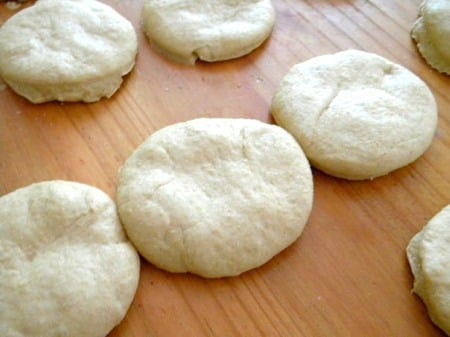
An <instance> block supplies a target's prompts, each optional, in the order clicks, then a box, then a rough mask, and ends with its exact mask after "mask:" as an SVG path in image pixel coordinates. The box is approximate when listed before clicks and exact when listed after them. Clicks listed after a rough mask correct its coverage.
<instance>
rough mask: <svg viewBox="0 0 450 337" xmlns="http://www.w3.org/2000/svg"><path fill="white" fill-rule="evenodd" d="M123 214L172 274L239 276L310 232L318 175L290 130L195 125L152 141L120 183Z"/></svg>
mask: <svg viewBox="0 0 450 337" xmlns="http://www.w3.org/2000/svg"><path fill="white" fill-rule="evenodd" d="M117 198H118V201H117V202H118V208H119V215H120V217H121V219H122V222H123V224H124V227H125V230H126V231H127V233H128V235H129V237H130V240H131V241H132V242H133V243H134V245H135V246H136V248H137V249H138V250H139V252H140V253H141V255H142V256H144V257H145V258H146V259H147V260H148V261H150V262H152V263H153V264H155V265H156V266H158V267H160V268H163V269H165V270H168V271H171V272H191V273H195V274H198V275H201V276H204V277H222V276H233V275H238V274H240V273H242V272H245V271H247V270H249V269H252V268H255V267H258V266H260V265H262V264H263V263H265V262H266V261H268V260H269V259H270V258H272V257H273V256H274V255H276V254H277V253H278V252H280V251H281V250H283V249H284V248H286V247H287V246H288V245H290V244H291V243H293V242H294V241H295V240H296V239H297V238H298V237H299V235H300V234H301V233H302V231H303V228H304V226H305V224H306V222H307V219H308V216H309V214H310V211H311V207H312V198H313V184H312V175H311V169H310V166H309V164H308V162H307V160H306V158H305V156H304V154H303V151H302V150H301V148H300V146H299V145H298V144H297V143H296V141H295V140H294V138H293V137H292V136H291V135H289V134H288V133H287V132H286V131H284V130H283V129H282V128H280V127H278V126H275V125H269V124H266V123H262V122H259V121H256V120H247V119H214V118H211V119H195V120H191V121H188V122H185V123H179V124H174V125H171V126H168V127H166V128H163V129H161V130H159V131H157V132H155V133H154V134H152V135H151V136H150V137H149V138H148V139H147V140H146V141H145V142H144V143H143V144H142V145H141V146H139V147H138V148H137V149H136V151H135V152H134V153H133V155H132V156H131V157H130V158H129V159H128V160H127V161H126V163H125V165H124V166H123V167H122V169H121V171H120V174H119V183H118V193H117Z"/></svg>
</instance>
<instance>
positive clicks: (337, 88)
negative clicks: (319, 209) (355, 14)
mask: <svg viewBox="0 0 450 337" xmlns="http://www.w3.org/2000/svg"><path fill="white" fill-rule="evenodd" d="M271 113H272V115H273V117H274V119H275V121H276V122H277V124H279V125H280V126H282V127H284V128H285V129H286V130H288V131H289V132H290V133H292V135H293V136H294V137H295V138H296V139H297V140H298V142H299V143H300V144H301V146H302V148H303V150H304V151H305V154H306V156H307V157H308V159H309V160H310V162H311V165H313V166H315V167H316V168H318V169H320V170H322V171H324V172H326V173H328V174H330V175H333V176H336V177H341V178H347V179H355V180H358V179H372V178H375V177H378V176H382V175H385V174H387V173H389V172H391V171H393V170H395V169H398V168H400V167H402V166H405V165H407V164H409V163H411V162H413V161H414V160H415V159H417V158H418V157H419V156H420V155H422V154H423V153H424V152H425V150H426V149H427V148H428V147H429V146H430V144H431V142H432V140H433V136H434V133H435V130H436V127H437V106H436V102H435V99H434V96H433V95H432V93H431V91H430V90H429V88H428V87H427V85H426V84H425V83H424V82H423V81H422V80H421V79H420V78H418V77H417V76H416V75H414V74H413V73H412V72H410V71H409V70H407V69H406V68H404V67H402V66H400V65H398V64H395V63H393V62H390V61H389V60H387V59H385V58H382V57H380V56H378V55H375V54H372V53H367V52H363V51H357V50H347V51H342V52H339V53H336V54H330V55H322V56H318V57H314V58H312V59H309V60H307V61H304V62H302V63H299V64H297V65H295V66H294V67H292V69H291V70H290V71H289V73H288V74H287V75H286V76H285V77H284V79H283V80H282V82H281V84H280V86H279V88H278V90H277V92H276V94H275V96H274V98H273V100H272V106H271Z"/></svg>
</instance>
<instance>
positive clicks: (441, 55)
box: [411, 0, 450, 75]
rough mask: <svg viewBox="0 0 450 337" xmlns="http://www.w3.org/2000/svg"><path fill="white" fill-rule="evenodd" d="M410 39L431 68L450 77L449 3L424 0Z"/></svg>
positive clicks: (446, 0) (442, 0) (446, 1)
mask: <svg viewBox="0 0 450 337" xmlns="http://www.w3.org/2000/svg"><path fill="white" fill-rule="evenodd" d="M411 37H412V38H413V39H414V41H415V42H416V43H417V48H418V50H419V52H420V53H421V55H422V56H423V58H424V59H425V60H426V61H427V63H428V64H429V65H430V66H431V67H433V68H435V69H436V70H438V71H439V72H441V73H446V74H448V75H450V1H448V0H425V1H424V2H423V3H422V4H421V6H420V13H419V18H418V19H417V21H416V22H415V23H414V26H413V28H412V30H411Z"/></svg>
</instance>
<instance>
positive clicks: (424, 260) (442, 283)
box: [407, 205, 450, 336]
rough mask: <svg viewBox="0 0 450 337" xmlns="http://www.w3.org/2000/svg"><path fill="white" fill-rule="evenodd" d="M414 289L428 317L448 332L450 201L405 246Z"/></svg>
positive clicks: (449, 330) (449, 307)
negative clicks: (424, 306)
mask: <svg viewBox="0 0 450 337" xmlns="http://www.w3.org/2000/svg"><path fill="white" fill-rule="evenodd" d="M407 256H408V260H409V263H410V266H411V270H412V272H413V275H414V288H413V290H414V292H415V293H416V294H417V295H418V296H420V298H421V299H422V300H423V302H424V303H425V305H426V307H427V310H428V314H429V315H430V318H431V319H432V321H433V322H434V323H435V324H436V325H437V326H439V327H440V328H441V329H442V330H444V331H445V332H446V333H447V335H449V336H450V266H449V261H450V205H448V206H446V207H444V208H443V209H442V210H441V211H440V212H439V213H438V214H436V215H435V216H434V217H433V218H432V219H431V220H430V221H429V222H428V224H427V225H426V226H425V227H424V228H423V229H422V230H421V231H420V232H419V233H417V234H416V235H415V236H414V237H413V238H412V240H411V241H410V243H409V244H408V247H407Z"/></svg>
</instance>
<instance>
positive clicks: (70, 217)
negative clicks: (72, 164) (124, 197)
mask: <svg viewBox="0 0 450 337" xmlns="http://www.w3.org/2000/svg"><path fill="white" fill-rule="evenodd" d="M139 265H140V262H139V256H138V254H137V252H136V250H135V249H134V248H133V246H132V245H131V244H130V243H129V242H128V241H127V238H126V236H125V234H124V231H123V228H122V226H121V223H120V222H119V218H118V216H117V212H116V206H115V203H114V202H113V201H112V200H111V199H110V198H109V197H108V196H107V195H106V194H105V193H104V192H102V191H100V190H98V189H97V188H94V187H91V186H88V185H84V184H80V183H75V182H68V181H46V182H41V183H36V184H32V185H29V186H27V187H23V188H20V189H18V190H16V191H14V192H11V193H9V194H7V195H4V196H2V197H1V198H0V335H1V336H2V337H43V336H45V337H61V336H66V337H79V336H89V337H104V336H106V335H107V334H108V332H109V331H110V330H111V329H112V328H113V327H115V326H116V325H117V324H119V322H121V320H122V319H123V318H124V316H125V314H126V312H127V310H128V308H129V306H130V304H131V302H132V300H133V298H134V295H135V292H136V288H137V285H138V280H139Z"/></svg>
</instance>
